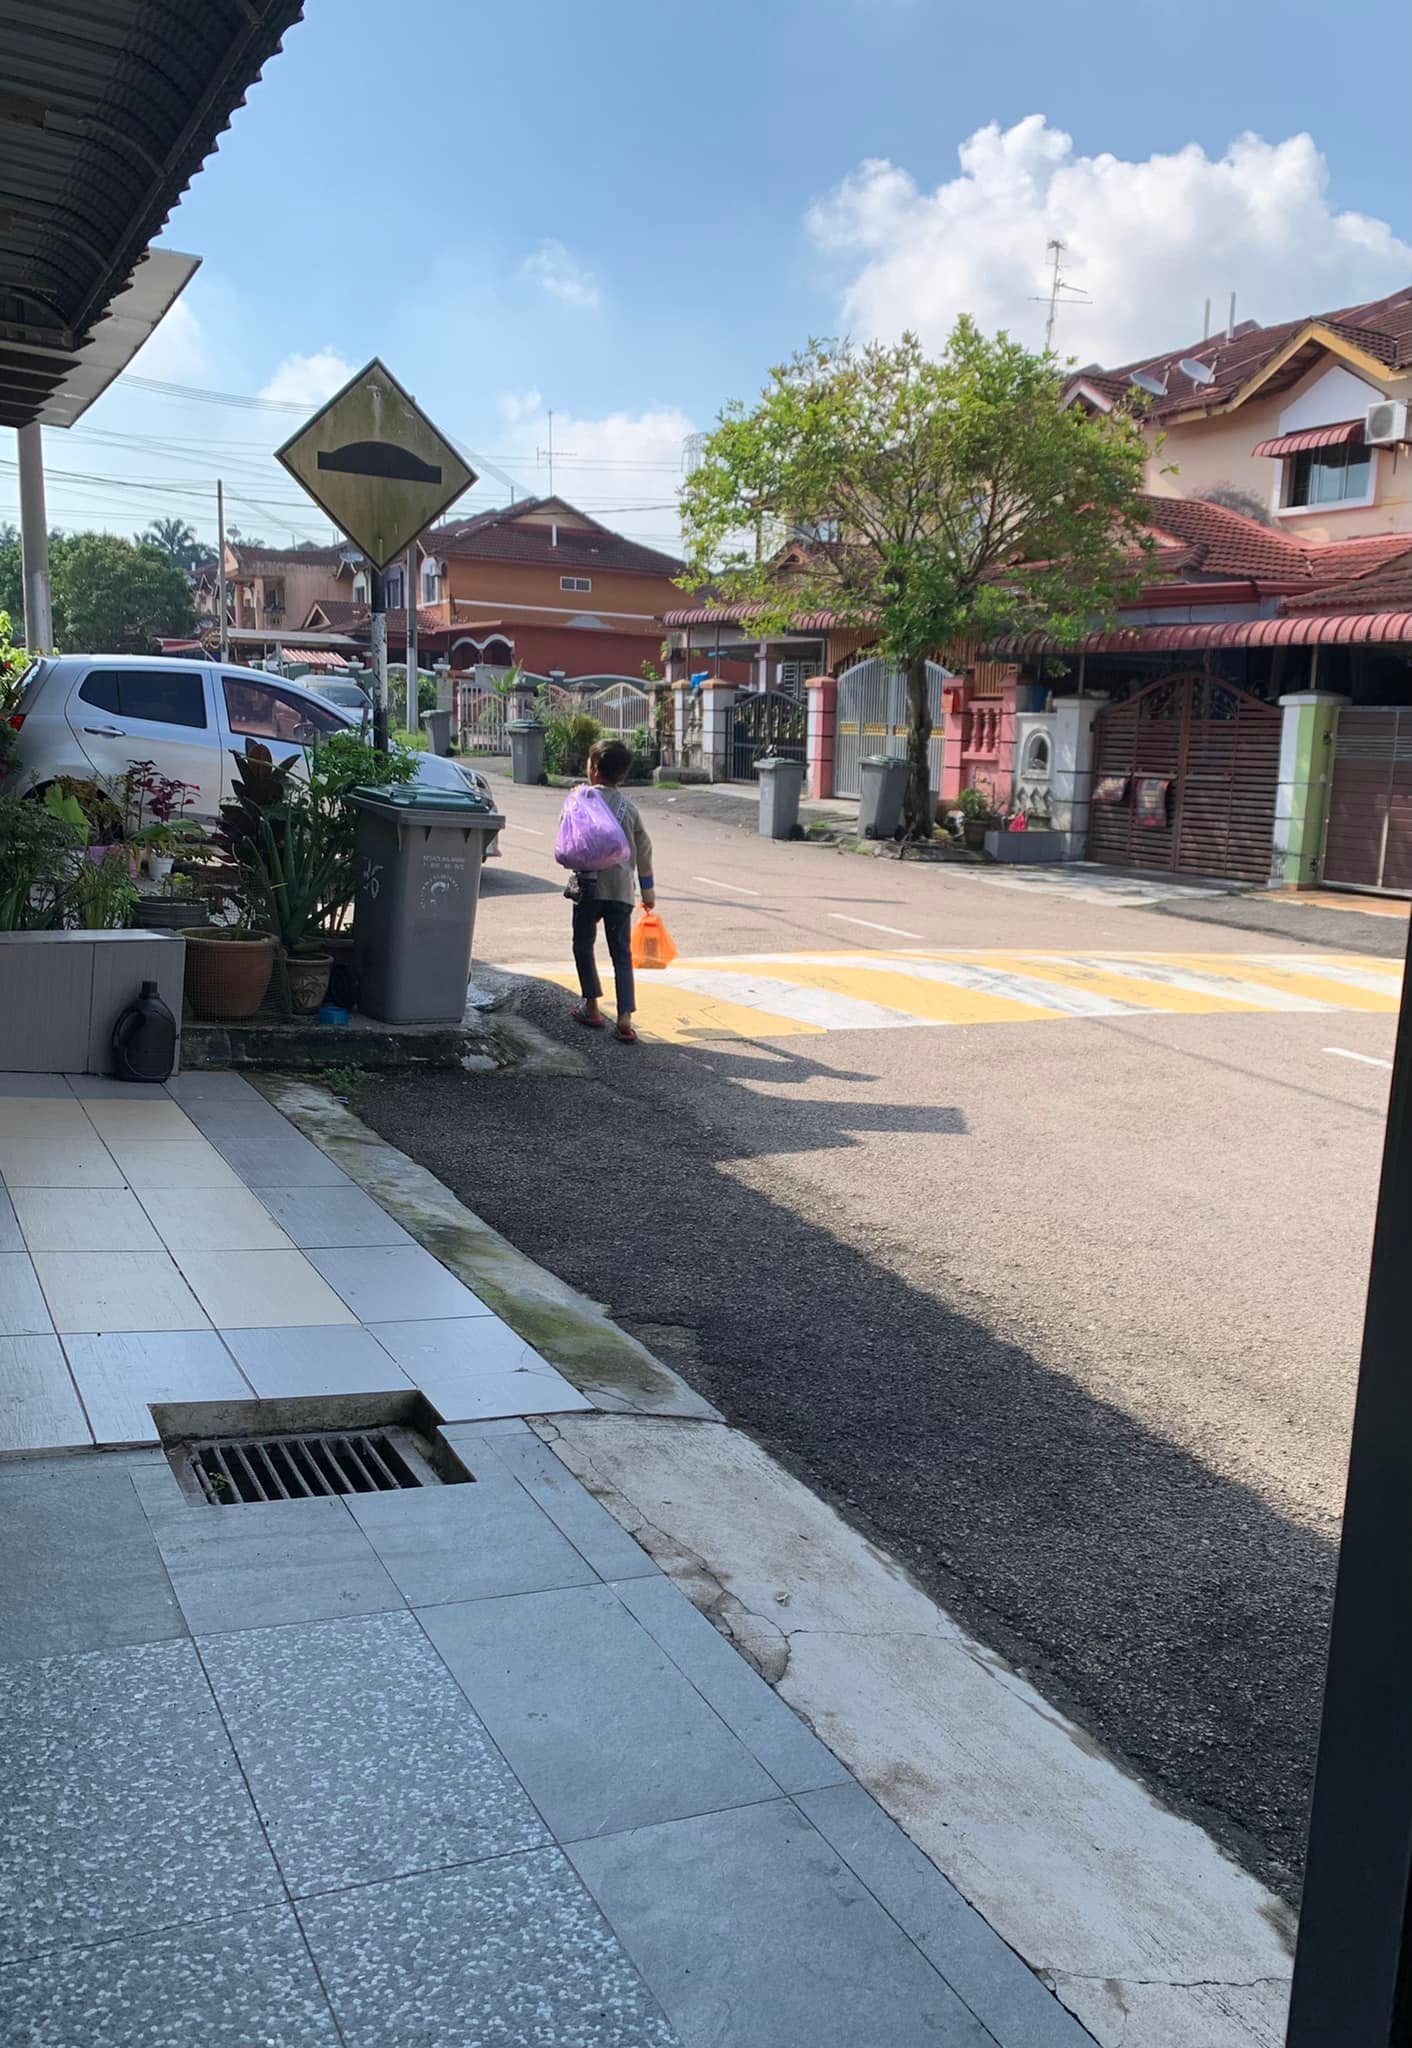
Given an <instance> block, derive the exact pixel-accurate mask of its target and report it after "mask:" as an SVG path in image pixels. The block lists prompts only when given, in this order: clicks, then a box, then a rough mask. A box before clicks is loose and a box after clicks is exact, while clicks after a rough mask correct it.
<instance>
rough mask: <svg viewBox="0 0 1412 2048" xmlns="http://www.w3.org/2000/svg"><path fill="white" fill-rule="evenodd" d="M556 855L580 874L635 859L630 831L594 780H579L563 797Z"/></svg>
mask: <svg viewBox="0 0 1412 2048" xmlns="http://www.w3.org/2000/svg"><path fill="white" fill-rule="evenodd" d="M554 858H555V860H557V861H558V863H559V865H560V867H561V868H573V869H574V870H575V872H576V873H578V874H588V873H591V872H593V871H594V870H595V869H598V868H620V867H624V866H626V864H627V863H628V862H629V861H630V860H631V859H632V848H631V847H630V846H629V845H628V840H627V834H626V833H625V832H624V830H623V828H622V826H621V825H620V824H619V823H618V821H617V819H616V818H615V817H614V815H613V813H612V811H611V810H609V808H608V806H607V804H606V803H605V802H604V801H603V798H602V797H601V796H600V795H599V794H598V791H597V790H596V789H595V788H594V787H593V785H592V784H591V783H588V782H584V783H580V785H579V787H578V788H577V789H571V790H570V791H569V794H568V796H567V797H566V798H565V799H564V815H563V816H562V817H561V818H560V820H559V836H558V838H557V839H556V840H555V841H554Z"/></svg>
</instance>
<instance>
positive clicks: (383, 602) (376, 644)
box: [368, 563, 388, 754]
mask: <svg viewBox="0 0 1412 2048" xmlns="http://www.w3.org/2000/svg"><path fill="white" fill-rule="evenodd" d="M368 603H369V606H370V608H371V611H372V621H371V623H372V663H373V745H374V746H375V747H376V748H377V750H378V752H379V753H380V754H385V753H386V752H387V751H388V747H387V579H386V577H385V576H384V575H383V573H382V571H381V569H375V568H374V567H373V566H372V564H371V563H369V564H368Z"/></svg>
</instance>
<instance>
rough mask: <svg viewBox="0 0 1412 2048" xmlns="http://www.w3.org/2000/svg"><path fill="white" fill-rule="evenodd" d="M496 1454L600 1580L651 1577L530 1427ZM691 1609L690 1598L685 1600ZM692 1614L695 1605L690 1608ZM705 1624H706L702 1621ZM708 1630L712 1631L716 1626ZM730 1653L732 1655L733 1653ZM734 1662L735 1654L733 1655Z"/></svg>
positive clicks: (644, 1560)
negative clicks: (584, 1558)
mask: <svg viewBox="0 0 1412 2048" xmlns="http://www.w3.org/2000/svg"><path fill="white" fill-rule="evenodd" d="M495 1455H496V1457H497V1458H498V1459H499V1460H500V1462H501V1464H502V1465H506V1466H508V1467H509V1469H510V1471H511V1472H513V1473H514V1475H515V1477H516V1478H517V1479H518V1480H519V1482H520V1484H521V1486H523V1487H524V1489H525V1491H526V1493H528V1495H529V1497H530V1499H531V1500H532V1501H533V1502H534V1503H535V1505H536V1507H540V1508H543V1510H544V1512H545V1514H546V1515H548V1517H549V1519H550V1521H551V1522H553V1523H554V1525H555V1526H556V1528H559V1529H562V1530H563V1532H564V1534H565V1535H566V1536H567V1537H568V1539H569V1541H570V1543H572V1544H573V1546H574V1548H575V1549H576V1550H577V1551H579V1552H580V1553H581V1554H582V1555H583V1556H584V1557H586V1558H587V1559H588V1562H589V1563H590V1564H591V1565H592V1566H593V1569H594V1570H595V1571H596V1572H597V1573H598V1576H599V1577H600V1578H601V1579H638V1578H656V1577H658V1576H660V1575H659V1573H658V1570H657V1567H656V1565H655V1564H654V1563H653V1562H652V1560H651V1558H650V1557H649V1556H648V1555H647V1552H646V1551H645V1550H643V1549H642V1547H641V1546H640V1545H639V1544H637V1543H634V1541H633V1539H632V1537H631V1536H629V1534H628V1532H627V1530H626V1529H624V1528H623V1527H622V1526H621V1525H620V1524H619V1523H617V1522H615V1521H614V1520H613V1517H612V1516H611V1515H610V1514H609V1512H608V1510H607V1509H606V1508H605V1507H603V1506H602V1505H601V1504H600V1503H599V1502H598V1501H596V1500H595V1499H594V1498H593V1495H592V1494H591V1493H590V1492H589V1491H588V1489H587V1487H585V1486H581V1485H580V1483H579V1481H578V1480H577V1479H575V1477H574V1475H573V1473H572V1472H570V1471H568V1470H567V1469H566V1468H565V1467H564V1466H563V1465H561V1464H560V1462H559V1460H558V1459H557V1458H556V1457H555V1455H554V1453H553V1451H552V1450H551V1449H550V1448H549V1445H548V1444H546V1443H541V1442H540V1440H539V1438H538V1437H537V1436H535V1435H534V1434H533V1432H532V1431H530V1430H526V1431H525V1432H524V1433H523V1434H519V1435H514V1436H511V1437H510V1438H509V1439H508V1440H505V1441H501V1442H498V1443H497V1444H496V1446H495ZM687 1605H688V1608H690V1602H688V1603H687ZM691 1611H692V1612H694V1611H695V1610H694V1609H691ZM706 1626H707V1627H708V1628H710V1627H711V1624H710V1623H709V1622H707V1624H706ZM711 1633H712V1634H713V1635H714V1634H715V1630H714V1629H712V1630H711ZM731 1655H732V1656H733V1657H734V1655H735V1653H734V1652H733V1651H732V1652H731ZM735 1661H736V1662H737V1663H739V1662H740V1659H739V1658H735Z"/></svg>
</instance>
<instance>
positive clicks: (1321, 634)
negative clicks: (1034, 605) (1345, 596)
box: [981, 610, 1412, 660]
mask: <svg viewBox="0 0 1412 2048" xmlns="http://www.w3.org/2000/svg"><path fill="white" fill-rule="evenodd" d="M1345 646H1378V647H1391V646H1403V647H1407V648H1409V649H1412V610H1402V611H1388V612H1368V611H1360V612H1353V613H1349V614H1347V615H1344V616H1339V615H1337V614H1333V615H1326V614H1309V613H1306V614H1304V615H1303V616H1302V617H1298V618H1289V619H1239V620H1236V621H1235V622H1234V623H1233V624H1231V625H1229V626H1212V625H1200V626H1129V627H1127V628H1126V629H1120V630H1119V631H1117V632H1114V633H1086V634H1085V635H1084V636H1083V638H1082V639H1081V640H1073V641H1067V640H1066V641H1058V640H1051V639H1050V637H1049V635H1048V634H1047V633H1019V634H1014V635H1012V636H1011V637H1010V638H1008V639H1004V640H993V641H991V642H990V643H989V645H988V646H985V647H983V648H982V649H981V653H982V655H983V656H984V657H985V658H986V659H987V660H990V659H999V658H1002V657H1004V658H1009V659H1012V660H1013V659H1014V658H1015V657H1016V656H1019V655H1027V654H1051V653H1060V652H1064V653H1071V654H1163V653H1182V652H1184V651H1187V650H1194V649H1197V648H1202V647H1345Z"/></svg>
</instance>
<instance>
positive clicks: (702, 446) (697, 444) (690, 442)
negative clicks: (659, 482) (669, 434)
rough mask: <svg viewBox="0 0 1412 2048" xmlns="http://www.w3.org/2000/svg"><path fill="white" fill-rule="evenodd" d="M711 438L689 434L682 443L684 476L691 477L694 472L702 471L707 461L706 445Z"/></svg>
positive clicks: (704, 435)
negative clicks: (703, 464) (702, 466)
mask: <svg viewBox="0 0 1412 2048" xmlns="http://www.w3.org/2000/svg"><path fill="white" fill-rule="evenodd" d="M710 438H711V437H710V435H709V434H688V435H687V437H686V439H685V440H684V441H683V442H682V444H681V466H682V474H683V476H690V475H691V473H692V471H693V470H696V469H700V467H701V465H702V463H703V462H704V461H705V459H706V443H707V441H708V440H709V439H710Z"/></svg>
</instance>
